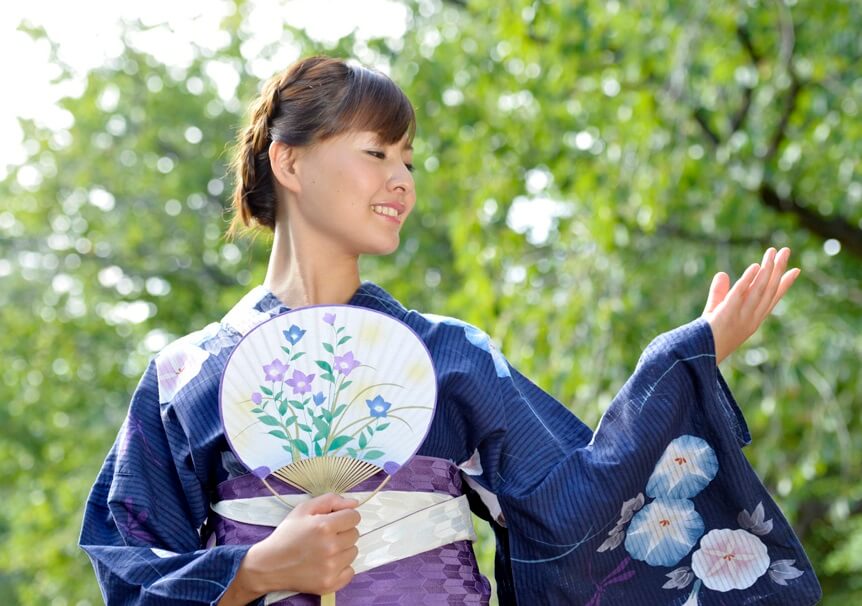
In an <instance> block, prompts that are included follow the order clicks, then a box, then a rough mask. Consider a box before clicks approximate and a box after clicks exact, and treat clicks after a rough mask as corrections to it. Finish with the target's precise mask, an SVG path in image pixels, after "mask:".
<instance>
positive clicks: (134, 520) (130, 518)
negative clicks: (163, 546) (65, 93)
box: [123, 498, 155, 543]
mask: <svg viewBox="0 0 862 606" xmlns="http://www.w3.org/2000/svg"><path fill="white" fill-rule="evenodd" d="M123 506H124V509H125V510H126V524H125V526H126V533H127V534H128V535H129V536H131V537H134V538H136V539H138V540H140V541H143V542H145V543H152V542H154V541H155V539H154V538H153V535H152V534H150V531H149V530H147V526H146V523H147V519H148V518H149V517H150V514H149V513H148V512H147V510H146V509H141V510H140V511H139V512H138V513H135V502H134V501H133V500H132V499H131V498H128V499H126V500H125V501H123Z"/></svg>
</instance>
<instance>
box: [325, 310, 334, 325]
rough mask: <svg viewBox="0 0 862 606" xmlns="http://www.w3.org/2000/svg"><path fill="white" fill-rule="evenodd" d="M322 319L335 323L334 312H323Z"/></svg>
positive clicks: (330, 323)
mask: <svg viewBox="0 0 862 606" xmlns="http://www.w3.org/2000/svg"><path fill="white" fill-rule="evenodd" d="M323 321H324V322H326V323H327V324H329V325H330V326H332V325H333V324H335V314H331V313H325V314H323Z"/></svg>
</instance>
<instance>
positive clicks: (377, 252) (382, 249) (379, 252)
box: [364, 238, 401, 257]
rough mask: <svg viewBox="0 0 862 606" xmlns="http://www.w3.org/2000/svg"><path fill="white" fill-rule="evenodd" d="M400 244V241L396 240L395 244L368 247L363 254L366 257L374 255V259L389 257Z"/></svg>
mask: <svg viewBox="0 0 862 606" xmlns="http://www.w3.org/2000/svg"><path fill="white" fill-rule="evenodd" d="M399 244H401V239H400V238H398V239H396V240H395V242H389V243H387V244H382V243H381V244H378V245H377V246H369V247H368V248H366V249H365V252H364V254H366V255H374V256H376V257H383V256H386V255H391V254H392V253H394V252H395V251H396V250H398V246H399Z"/></svg>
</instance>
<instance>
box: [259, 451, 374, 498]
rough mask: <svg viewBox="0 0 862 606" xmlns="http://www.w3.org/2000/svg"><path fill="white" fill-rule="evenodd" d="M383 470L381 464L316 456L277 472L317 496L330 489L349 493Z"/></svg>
mask: <svg viewBox="0 0 862 606" xmlns="http://www.w3.org/2000/svg"><path fill="white" fill-rule="evenodd" d="M381 471H383V470H382V469H381V468H380V467H378V466H377V465H373V464H371V463H369V462H367V461H360V460H357V459H352V458H350V457H316V458H313V459H302V460H300V461H297V462H296V463H291V464H290V465H285V466H284V467H282V468H280V469H277V470H275V471H274V472H273V475H275V476H276V477H277V478H278V479H280V480H282V481H284V482H287V483H288V484H290V485H291V486H293V487H295V488H298V489H299V490H302V491H303V492H307V493H308V494H310V495H311V496H313V497H317V496H320V495H322V494H326V493H327V492H337V493H341V492H347V491H348V490H350V489H351V488H353V487H354V486H356V485H357V484H359V483H361V482H363V481H365V480H367V479H368V478H370V477H372V476H373V475H375V474H377V473H379V472H381Z"/></svg>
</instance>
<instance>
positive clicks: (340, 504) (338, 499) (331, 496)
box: [297, 492, 359, 515]
mask: <svg viewBox="0 0 862 606" xmlns="http://www.w3.org/2000/svg"><path fill="white" fill-rule="evenodd" d="M357 505H359V501H357V500H356V499H346V498H344V497H342V496H341V495H337V494H335V493H332V492H329V493H326V494H325V495H321V496H319V497H314V498H313V499H311V500H310V501H306V502H305V503H303V504H302V505H300V507H301V508H302V513H304V514H306V515H316V514H324V513H332V512H333V511H341V510H342V509H353V508H354V507H356V506H357ZM297 509H299V507H298V508H297Z"/></svg>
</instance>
